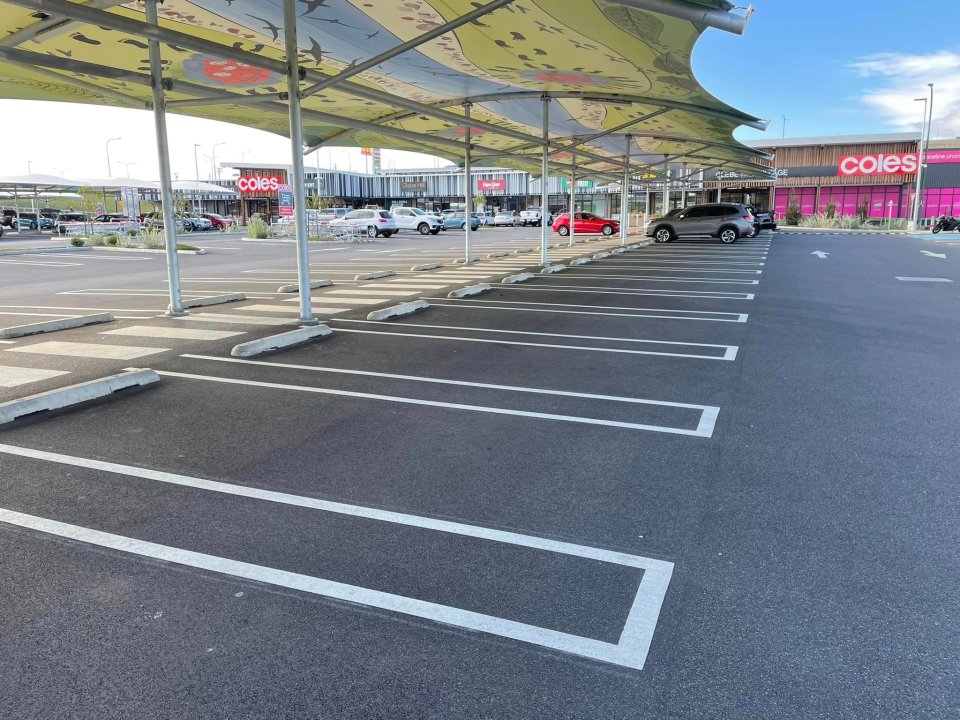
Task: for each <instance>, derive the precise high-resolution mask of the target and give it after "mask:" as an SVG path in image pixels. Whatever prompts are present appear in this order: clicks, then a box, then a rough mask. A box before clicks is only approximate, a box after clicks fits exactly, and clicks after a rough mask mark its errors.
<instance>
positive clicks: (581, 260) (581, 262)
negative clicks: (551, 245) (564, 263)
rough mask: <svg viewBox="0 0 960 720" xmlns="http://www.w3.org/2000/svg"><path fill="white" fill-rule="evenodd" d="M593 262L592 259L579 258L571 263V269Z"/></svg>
mask: <svg viewBox="0 0 960 720" xmlns="http://www.w3.org/2000/svg"><path fill="white" fill-rule="evenodd" d="M592 262H593V260H591V259H590V258H585V257H582V258H577V259H576V260H571V261H570V267H575V266H577V265H589V264H590V263H592Z"/></svg>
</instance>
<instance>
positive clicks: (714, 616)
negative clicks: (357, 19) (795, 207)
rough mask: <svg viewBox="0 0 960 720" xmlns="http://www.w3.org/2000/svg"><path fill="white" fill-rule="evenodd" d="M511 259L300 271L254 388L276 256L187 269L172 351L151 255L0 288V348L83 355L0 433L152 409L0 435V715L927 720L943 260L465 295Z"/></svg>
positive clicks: (950, 405) (227, 244) (753, 254)
mask: <svg viewBox="0 0 960 720" xmlns="http://www.w3.org/2000/svg"><path fill="white" fill-rule="evenodd" d="M537 237H538V230H536V229H527V230H522V229H516V230H489V231H488V230H481V231H480V232H478V233H477V234H476V235H475V252H476V254H477V256H478V258H479V259H478V262H476V263H474V264H473V265H470V266H462V265H460V266H458V265H454V264H453V263H452V261H453V259H454V258H455V257H457V252H458V250H461V248H460V246H459V243H460V242H461V241H462V234H461V233H449V232H448V233H446V234H444V235H441V236H437V237H435V238H434V237H430V238H421V237H419V236H413V235H410V236H403V235H401V236H396V237H394V238H391V239H390V240H389V241H386V242H383V243H375V244H369V245H356V246H343V247H341V246H330V247H324V246H321V247H315V248H314V247H311V263H312V270H313V273H314V275H315V277H316V278H321V277H323V278H330V279H332V280H333V281H334V284H333V285H331V286H329V287H326V288H320V289H318V290H317V291H316V292H315V294H314V296H313V306H314V308H315V312H316V314H317V317H318V318H319V319H320V320H322V321H323V322H326V323H327V324H328V325H329V326H330V327H331V328H332V329H333V331H334V332H333V335H332V336H331V337H329V338H327V339H325V340H323V341H322V342H316V343H311V344H308V345H304V346H300V347H297V348H293V349H290V350H287V351H284V352H280V353H274V354H269V355H263V356H260V357H257V358H256V359H254V360H241V359H237V358H233V357H231V356H230V349H231V347H232V346H233V345H234V344H236V343H237V342H242V341H245V340H247V339H251V338H254V337H259V336H262V335H267V334H270V333H274V332H278V331H282V330H284V329H289V327H292V326H295V323H296V319H297V302H296V299H297V298H296V295H291V294H287V293H277V292H275V291H276V289H277V286H278V285H281V284H286V283H292V282H295V279H294V278H295V272H294V267H295V264H294V246H293V245H290V244H284V243H279V242H276V243H269V242H266V243H245V242H243V241H242V240H240V239H238V238H229V237H219V238H218V237H212V238H210V240H209V241H208V242H202V243H201V244H202V245H205V246H208V247H209V248H210V252H209V254H208V255H204V256H181V258H180V259H181V263H182V271H183V277H184V283H183V285H184V292H185V296H186V297H188V298H202V297H207V296H210V295H213V294H217V293H237V292H240V293H244V294H246V296H247V300H245V301H243V302H236V303H229V304H226V305H218V306H212V307H209V308H200V309H197V310H195V311H192V312H191V315H190V316H188V317H187V318H181V319H174V318H166V317H158V314H159V313H161V312H162V310H163V308H164V307H165V305H166V296H165V286H164V284H163V277H164V275H163V256H162V255H156V256H144V255H137V254H132V253H131V254H123V255H120V254H117V255H111V254H109V253H108V252H106V251H99V250H94V251H88V252H84V253H64V254H63V256H60V255H56V254H54V255H52V256H51V255H47V254H44V255H18V256H15V257H11V258H7V259H8V260H10V261H11V262H10V263H7V264H4V265H0V277H3V276H4V275H5V276H6V277H7V278H8V282H4V283H0V303H6V305H3V306H2V307H0V312H3V313H8V314H6V315H3V316H0V317H2V318H3V321H2V322H0V326H6V325H14V324H19V323H21V322H32V321H36V320H39V319H42V318H46V317H54V316H56V317H62V315H58V313H67V314H77V313H80V312H94V311H102V310H111V311H113V312H115V314H116V315H117V317H118V320H117V322H115V323H110V324H105V325H100V326H89V327H86V328H82V329H77V330H70V331H64V332H58V333H54V334H51V335H35V336H30V337H26V338H22V339H17V340H13V341H9V342H7V343H4V344H2V345H0V365H2V366H3V367H4V368H6V370H5V371H4V372H5V373H6V374H0V378H3V379H5V380H6V382H5V384H4V385H3V386H2V387H0V401H4V400H7V399H11V398H14V397H18V396H22V395H24V394H25V393H28V392H38V391H41V390H46V389H50V388H55V387H58V386H62V385H65V384H71V383H75V382H78V381H80V380H84V379H87V378H90V377H93V376H96V375H97V374H105V373H110V372H119V371H121V370H123V369H124V368H128V367H152V368H154V369H155V370H156V371H157V372H158V373H159V374H160V375H161V382H160V383H158V384H156V385H155V386H151V387H148V388H145V389H142V390H135V391H126V392H123V393H120V394H117V395H114V396H113V397H110V398H108V399H106V400H103V401H98V402H95V403H92V404H89V405H86V406H83V407H79V408H76V409H72V410H67V411H61V412H57V413H48V414H45V415H41V416H35V417H30V418H26V419H24V420H20V421H17V422H16V423H13V424H11V425H9V426H5V427H4V428H2V429H0V455H2V458H3V459H2V467H3V468H4V470H3V472H2V473H0V497H2V498H3V501H2V502H0V552H2V554H3V557H4V558H5V581H4V582H3V583H2V584H0V604H2V606H3V607H4V609H5V611H4V612H3V613H2V614H0V633H2V637H3V638H4V642H3V645H2V648H0V687H3V688H4V692H2V693H0V714H2V715H3V716H4V717H16V718H45V719H46V718H114V717H116V718H129V717H137V718H162V717H178V718H192V717H197V718H201V717H203V718H210V717H223V718H228V717H229V718H263V717H277V718H280V717H291V718H292V717H338V718H396V717H418V718H445V719H446V718H503V717H522V718H551V719H552V718H567V717H569V718H600V717H604V718H638V717H643V718H667V717H671V718H672V717H676V718H728V717H729V718H734V717H736V718H739V717H763V718H784V719H787V718H789V719H791V720H793V719H794V718H798V717H811V718H816V717H823V718H876V717H890V718H894V717H910V718H946V717H950V716H951V713H952V712H954V713H955V711H956V708H957V706H958V699H960V693H958V688H957V685H956V678H957V677H958V673H957V670H958V667H957V665H958V663H957V659H956V652H955V650H956V639H957V636H956V630H955V618H956V616H957V614H958V611H960V607H958V605H960V603H958V600H957V598H958V597H960V594H958V593H957V586H956V585H957V583H956V578H957V577H958V570H960V567H958V562H957V558H958V555H957V552H956V547H957V540H958V539H960V538H958V535H960V533H958V530H957V528H958V525H957V523H956V511H957V508H958V498H957V490H956V442H955V437H956V431H955V429H954V428H956V427H957V425H958V421H960V411H958V409H957V405H956V403H955V402H952V401H950V400H947V399H949V398H954V397H956V396H957V394H958V391H960V381H958V377H957V374H956V371H955V368H956V366H957V362H958V360H960V352H958V350H960V348H958V343H957V338H958V337H960V333H958V330H960V327H958V325H960V322H958V320H957V318H958V312H957V311H958V309H960V308H958V299H960V298H958V293H957V289H956V288H957V283H960V272H958V270H957V268H958V265H957V262H958V259H960V255H958V254H956V252H955V251H954V250H953V248H952V247H949V248H944V247H940V246H935V245H934V244H932V243H931V242H929V241H925V240H922V239H914V238H909V237H906V236H894V235H862V236H856V237H842V236H839V237H838V236H822V235H816V234H812V235H802V236H801V235H793V234H787V233H781V234H763V235H761V236H759V237H757V238H752V239H746V240H741V241H740V242H738V243H736V244H735V245H732V246H722V245H720V244H719V243H717V242H715V241H706V240H689V241H684V242H681V241H675V242H673V243H669V244H666V245H657V246H650V247H643V248H639V249H637V250H634V251H631V252H626V253H622V254H616V255H611V256H609V257H604V258H601V259H597V260H595V261H593V262H591V263H589V264H584V265H575V266H570V267H568V268H567V269H566V270H565V271H564V272H562V273H557V274H551V275H538V276H537V277H536V278H535V279H534V280H532V281H531V282H528V283H523V284H517V285H501V284H500V283H499V279H500V278H501V277H503V276H504V275H506V274H510V273H515V272H520V271H522V270H524V269H536V266H537V264H538V262H539V256H538V255H537V254H536V253H526V252H519V253H518V252H516V251H518V250H520V251H523V250H526V249H527V248H534V247H536V244H537V243H536V238H537ZM557 241H559V238H556V239H554V242H557ZM615 244H616V241H615V240H611V239H600V238H590V241H589V242H586V243H583V244H578V245H576V246H574V247H573V248H567V247H560V248H552V249H551V261H552V262H562V263H565V264H567V263H570V261H571V260H573V259H576V258H579V257H591V256H592V255H593V254H595V253H597V252H599V251H601V250H602V249H604V248H608V247H612V246H613V245H615ZM934 249H935V250H936V251H937V253H942V254H945V255H946V257H945V258H939V257H934V256H931V255H929V254H928V253H929V252H930V251H931V250H934ZM924 251H927V252H926V253H925V252H924ZM500 253H508V254H506V255H500ZM816 253H819V254H816ZM488 255H495V256H496V257H487V256H488ZM37 258H42V260H38V259H37ZM48 262H49V263H50V264H34V265H28V264H27V263H48ZM429 262H441V263H443V267H441V268H436V269H432V270H427V271H413V270H411V267H412V266H414V265H419V264H422V263H429ZM54 263H59V264H54ZM68 263H70V264H68ZM17 265H21V266H22V267H17ZM374 270H392V271H395V272H396V273H397V274H396V275H393V276H389V277H386V278H381V279H377V280H371V281H355V280H354V279H353V278H354V277H355V276H356V274H358V273H362V272H368V271H374ZM477 282H489V283H490V284H491V285H493V286H494V289H493V290H492V291H491V292H488V293H485V294H483V295H478V296H474V297H470V298H464V299H451V298H448V297H447V292H448V291H449V290H450V289H453V288H456V287H461V286H464V285H471V284H475V283H477ZM418 298H424V299H427V301H428V302H430V304H431V307H430V308H429V309H428V310H427V311H425V312H423V313H419V314H416V315H412V316H409V317H406V318H403V319H400V320H397V321H393V322H374V321H369V320H367V319H366V315H367V312H368V311H369V310H370V309H371V308H375V307H380V306H383V305H384V304H390V303H393V302H405V301H407V300H411V299H418ZM44 313H46V314H44ZM50 343H58V344H55V345H50ZM31 372H32V373H33V374H32V375H31ZM53 373H58V374H53ZM30 378H32V379H30Z"/></svg>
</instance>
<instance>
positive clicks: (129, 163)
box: [117, 160, 137, 177]
mask: <svg viewBox="0 0 960 720" xmlns="http://www.w3.org/2000/svg"><path fill="white" fill-rule="evenodd" d="M117 162H118V163H120V164H121V165H123V167H124V168H125V169H126V171H127V175H126V177H130V166H131V165H136V164H137V163H136V162H124V161H123V160H117Z"/></svg>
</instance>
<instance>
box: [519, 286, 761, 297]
mask: <svg viewBox="0 0 960 720" xmlns="http://www.w3.org/2000/svg"><path fill="white" fill-rule="evenodd" d="M504 289H505V290H507V289H509V290H527V291H533V292H570V293H579V294H581V295H584V294H593V295H650V296H655V297H681V298H703V299H710V300H753V298H754V294H753V293H729V292H709V291H707V290H655V289H653V288H631V289H630V290H609V289H605V288H598V287H592V286H589V285H567V286H562V285H544V286H540V287H518V286H515V285H507V286H505V288H504ZM587 290H589V291H590V292H589V293H586V292H585V291H587Z"/></svg>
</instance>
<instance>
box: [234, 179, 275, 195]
mask: <svg viewBox="0 0 960 720" xmlns="http://www.w3.org/2000/svg"><path fill="white" fill-rule="evenodd" d="M279 189H280V178H279V177H277V176H276V175H269V176H265V177H241V178H239V179H238V180H237V190H239V191H240V192H242V193H256V192H277V190H279Z"/></svg>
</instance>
